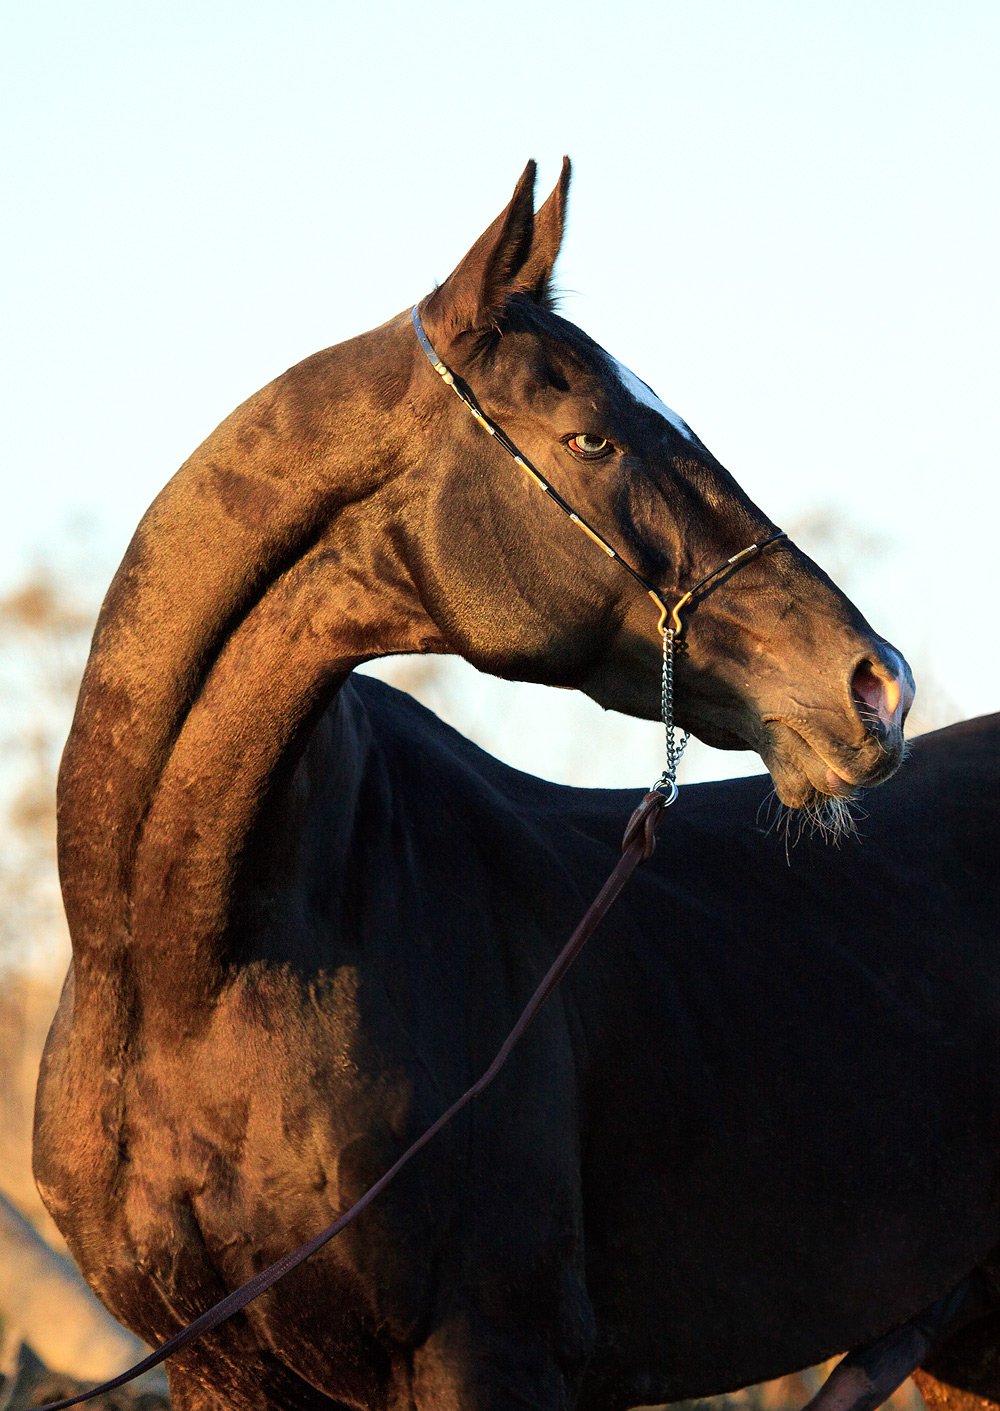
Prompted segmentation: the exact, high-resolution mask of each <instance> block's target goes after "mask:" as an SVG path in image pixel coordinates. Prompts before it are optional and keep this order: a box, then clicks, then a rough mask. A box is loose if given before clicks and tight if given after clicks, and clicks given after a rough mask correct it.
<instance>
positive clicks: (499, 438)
mask: <svg viewBox="0 0 1000 1411" xmlns="http://www.w3.org/2000/svg"><path fill="white" fill-rule="evenodd" d="M410 318H411V319H412V320H413V328H414V331H415V332H416V335H417V341H418V342H419V344H420V347H421V349H422V350H423V353H424V356H425V357H426V358H427V361H428V362H429V363H430V365H431V367H432V368H433V369H434V371H435V372H436V373H437V374H438V376H439V377H440V378H441V381H442V382H444V383H445V384H446V385H447V386H448V387H450V388H451V390H452V391H453V392H454V393H455V396H456V397H457V398H458V399H459V401H460V402H461V403H462V405H463V406H464V407H465V408H466V409H467V410H468V411H469V412H471V413H472V415H473V416H474V417H475V419H476V421H478V423H479V425H480V426H481V427H482V428H483V430H484V431H485V432H487V434H488V435H490V436H492V437H493V439H494V440H495V441H496V442H497V444H498V445H500V446H502V447H503V449H504V450H505V451H506V452H507V454H508V455H509V456H510V457H511V458H512V459H513V461H514V463H515V465H518V466H520V468H521V469H522V470H523V471H524V473H525V474H526V475H527V476H528V477H529V478H530V479H531V480H533V481H534V482H535V484H536V485H537V486H538V488H539V489H540V490H541V491H543V493H544V494H546V495H547V496H548V497H549V499H550V500H551V501H552V502H553V504H555V505H556V507H557V508H558V509H559V510H561V511H562V513H563V514H564V515H565V516H566V518H567V519H568V520H570V522H571V523H573V524H575V525H576V527H577V528H578V529H582V530H583V532H584V534H586V536H587V538H588V539H592V540H593V541H594V543H595V544H596V545H597V547H598V548H599V549H603V551H604V552H605V553H606V554H607V556H608V558H611V559H614V561H615V563H620V564H621V566H622V568H623V569H624V570H625V572H626V573H628V574H630V575H631V577H632V578H634V579H635V581H636V582H637V583H638V584H639V585H640V587H642V588H644V589H645V591H646V592H647V593H648V594H649V596H650V597H651V598H652V600H653V602H654V603H655V604H656V606H657V607H658V608H659V610H660V620H659V623H658V624H657V629H656V630H657V631H658V632H660V633H663V632H665V631H667V629H668V620H669V626H670V627H672V628H673V631H674V635H675V636H680V634H681V632H682V630H683V623H682V622H681V617H680V614H681V611H682V609H684V608H686V607H687V606H688V604H689V603H690V602H691V600H692V599H693V598H694V595H695V594H696V593H697V592H699V591H700V590H701V589H702V588H705V587H707V586H708V584H709V583H711V582H712V580H713V579H715V578H718V577H720V576H721V575H722V574H723V573H726V572H727V571H728V570H729V569H731V568H735V567H736V565H737V564H743V563H749V561H750V560H751V559H752V558H756V557H757V555H758V554H759V553H760V551H761V550H762V549H766V548H767V546H768V544H773V543H774V542H775V541H776V540H777V539H784V538H786V537H787V536H786V534H785V531H784V530H783V529H778V530H776V531H775V533H773V534H770V535H769V536H768V537H767V538H766V539H758V540H757V542H756V543H753V544H748V545H747V546H746V548H745V549H740V551H739V553H736V554H733V555H732V557H731V558H728V559H726V561H725V563H720V564H719V566H718V567H717V568H713V569H712V571H711V573H706V574H705V576H704V578H699V579H698V582H697V583H695V585H694V586H693V587H692V588H689V589H688V591H687V592H686V593H684V594H682V595H681V597H680V598H678V600H677V602H676V603H675V604H674V606H673V607H672V608H671V607H668V606H667V604H666V603H665V602H664V601H663V598H662V597H661V595H660V590H659V589H658V588H656V587H654V585H653V584H652V583H650V582H649V580H648V579H647V578H644V577H643V575H642V574H641V573H640V572H639V570H638V569H636V568H633V567H632V565H631V564H630V563H629V561H628V560H627V559H626V558H623V557H622V555H621V554H620V553H619V552H618V550H617V549H613V548H612V547H611V545H610V544H609V543H608V541H607V539H605V538H604V536H603V535H601V534H598V532H597V530H596V529H595V528H594V526H593V525H592V524H588V523H587V521H586V520H585V519H584V517H583V515H581V514H577V512H576V510H575V509H574V508H573V506H572V505H571V504H569V503H568V501H566V500H564V499H563V497H562V495H560V494H559V491H558V490H556V489H555V487H554V486H553V485H552V484H550V482H549V481H548V480H546V478H545V476H544V475H543V474H542V473H541V471H540V470H538V469H537V468H536V467H535V466H533V465H532V464H531V462H530V461H529V460H528V458H527V456H525V455H523V454H522V452H521V451H519V450H518V448H517V446H516V445H515V444H514V442H513V441H512V440H511V438H510V437H509V436H508V435H507V433H506V431H504V429H503V427H502V426H499V425H498V424H497V423H496V422H495V421H493V419H492V418H491V417H488V416H487V415H486V414H485V412H483V411H482V410H481V409H480V408H479V407H478V406H477V405H476V403H475V401H474V400H473V398H472V396H471V395H470V394H469V393H468V392H466V391H465V390H463V388H462V386H461V385H460V383H459V382H458V380H457V379H456V377H455V374H454V373H453V372H452V371H451V369H450V368H449V367H448V365H447V364H446V363H444V362H442V361H441V359H440V358H439V357H438V355H437V352H436V351H435V349H434V345H433V343H432V342H431V340H430V339H429V338H428V336H427V330H426V329H425V328H424V325H423V323H422V321H421V318H420V312H419V308H418V306H417V305H416V304H414V305H413V308H412V310H411V311H410Z"/></svg>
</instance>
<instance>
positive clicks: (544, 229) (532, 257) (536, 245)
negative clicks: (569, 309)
mask: <svg viewBox="0 0 1000 1411" xmlns="http://www.w3.org/2000/svg"><path fill="white" fill-rule="evenodd" d="M572 171H573V168H572V165H571V163H570V160H569V158H568V157H563V162H562V171H561V172H560V173H559V180H558V181H557V182H556V185H555V189H554V190H553V192H552V194H551V196H550V197H549V198H548V200H547V201H546V202H545V204H544V205H543V206H541V207H540V208H539V210H538V213H537V214H536V216H535V236H534V239H533V240H532V242H531V253H530V254H529V255H528V258H527V259H526V260H525V262H524V264H523V265H522V266H521V272H520V274H519V275H518V276H517V281H516V284H515V287H516V288H517V289H518V290H519V291H520V292H521V293H524V294H528V295H529V296H530V297H531V298H532V299H534V300H536V302H537V303H539V304H544V305H545V307H546V308H547V309H548V308H551V307H552V302H553V300H552V267H553V265H554V264H555V262H556V257H557V255H558V254H559V247H560V245H561V244H562V238H563V231H564V230H565V228H566V200H567V197H568V196H569V179H570V176H571V175H572Z"/></svg>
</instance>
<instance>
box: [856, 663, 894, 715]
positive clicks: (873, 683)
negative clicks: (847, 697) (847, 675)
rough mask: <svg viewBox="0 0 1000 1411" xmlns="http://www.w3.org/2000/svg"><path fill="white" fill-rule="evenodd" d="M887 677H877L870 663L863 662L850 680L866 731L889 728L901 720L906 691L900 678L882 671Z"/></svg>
mask: <svg viewBox="0 0 1000 1411" xmlns="http://www.w3.org/2000/svg"><path fill="white" fill-rule="evenodd" d="M883 670H884V671H885V675H878V674H876V672H875V670H874V668H873V667H872V663H871V662H870V661H863V662H861V663H860V665H859V666H858V667H857V668H856V670H855V672H854V675H853V677H852V678H851V694H852V696H853V697H854V704H855V707H856V709H857V711H858V714H859V715H860V716H861V719H862V721H863V722H864V724H865V725H866V726H867V727H869V728H870V727H872V726H876V727H879V726H880V727H882V728H883V729H885V728H888V727H889V726H891V725H895V724H896V722H897V720H898V719H899V716H900V713H901V712H900V706H901V704H902V700H903V687H902V684H901V683H900V681H899V678H898V677H897V676H896V675H895V674H894V673H890V672H889V671H888V670H886V669H885V668H883Z"/></svg>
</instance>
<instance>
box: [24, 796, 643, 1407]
mask: <svg viewBox="0 0 1000 1411" xmlns="http://www.w3.org/2000/svg"><path fill="white" fill-rule="evenodd" d="M669 802H670V801H669V800H668V799H667V798H666V797H665V796H664V795H663V794H662V793H659V792H657V790H655V789H652V790H650V792H649V793H648V794H646V795H645V796H644V797H643V800H642V802H641V803H640V804H639V807H638V808H637V809H636V810H635V812H634V813H633V814H632V817H631V818H630V819H629V821H628V826H627V827H626V829H625V836H624V837H623V839H622V853H621V857H620V858H619V859H618V862H617V863H616V865H615V867H614V869H613V871H612V872H611V875H610V876H609V877H608V879H607V881H606V882H605V883H604V885H603V887H602V888H601V890H600V891H599V892H598V893H597V896H596V897H595V898H594V900H593V901H592V902H591V904H590V906H589V907H588V908H587V911H586V912H585V914H584V915H583V917H582V918H581V920H580V922H579V925H578V926H577V928H576V930H575V931H574V932H573V934H572V935H571V936H570V938H569V940H568V941H567V942H566V944H565V945H564V946H563V948H562V950H561V951H560V952H559V954H558V955H557V956H556V958H555V960H553V962H552V964H551V965H550V966H549V968H548V970H547V971H546V972H545V974H544V975H543V977H542V979H541V980H540V981H539V983H538V986H537V988H536V989H535V992H534V994H533V995H532V996H531V998H530V999H529V1000H528V1002H527V1004H526V1005H525V1006H524V1008H523V1009H522V1010H521V1013H520V1016H519V1017H518V1020H517V1023H516V1024H515V1025H514V1027H513V1029H511V1031H510V1033H509V1034H508V1035H507V1037H506V1038H505V1039H504V1041H503V1043H502V1044H501V1046H500V1048H499V1049H498V1050H497V1053H496V1056H495V1058H494V1059H493V1062H492V1063H491V1064H490V1066H489V1067H488V1068H487V1069H486V1071H485V1072H484V1073H483V1075H482V1077H481V1078H478V1079H477V1080H476V1082H474V1083H473V1084H472V1086H471V1087H470V1088H467V1089H466V1091H465V1092H464V1093H463V1094H462V1096H461V1097H460V1098H458V1099H456V1101H455V1102H453V1103H452V1105H451V1106H450V1107H449V1108H448V1109H447V1111H445V1112H442V1114H441V1116H440V1117H438V1119H437V1120H436V1121H435V1122H433V1123H432V1124H431V1125H430V1126H429V1127H428V1128H427V1129H426V1131H424V1132H422V1133H421V1135H420V1136H419V1137H417V1139H416V1141H415V1142H413V1143H412V1144H411V1145H410V1146H408V1147H407V1148H406V1150H405V1151H404V1152H403V1154H402V1156H400V1157H399V1159H398V1160H397V1161H395V1162H394V1163H393V1164H392V1165H391V1166H390V1167H389V1169H388V1171H386V1172H385V1173H384V1175H382V1176H380V1177H379V1179H378V1180H377V1181H376V1182H375V1183H374V1185H372V1186H369V1188H368V1189H367V1190H366V1191H365V1193H364V1195H363V1196H361V1197H360V1199H359V1200H356V1201H355V1202H354V1204H353V1205H352V1206H351V1207H350V1208H349V1209H348V1210H345V1211H344V1212H343V1214H342V1215H339V1216H338V1217H337V1219H336V1220H334V1222H333V1223H332V1224H331V1225H327V1227H326V1229H325V1230H320V1232H319V1234H317V1235H313V1237H312V1238H311V1239H308V1240H306V1242H305V1244H301V1245H299V1247H298V1249H295V1250H292V1251H291V1253H289V1254H283V1255H282V1256H281V1258H280V1259H276V1260H275V1262H274V1263H273V1264H271V1265H269V1266H268V1268H266V1269H262V1270H261V1271H260V1273H259V1274H255V1275H254V1277H253V1278H252V1279H248V1280H247V1282H246V1283H245V1284H242V1285H241V1286H240V1287H239V1288H238V1289H234V1290H233V1292H232V1293H230V1294H227V1295H226V1297H225V1298H222V1299H220V1300H219V1302H218V1303H216V1304H214V1305H213V1307H211V1308H209V1309H208V1310H207V1311H206V1312H205V1313H202V1314H200V1316H199V1317H197V1318H195V1319H194V1321H193V1322H191V1323H188V1325H187V1327H186V1328H182V1329H181V1331H180V1332H179V1333H175V1334H174V1336H173V1337H172V1338H169V1339H168V1340H167V1341H166V1342H165V1343H163V1344H162V1346H160V1347H158V1348H156V1349H155V1351H153V1352H151V1353H149V1355H148V1356H147V1357H144V1358H143V1359H142V1361H141V1362H137V1363H136V1364H135V1366H134V1367H130V1368H129V1369H128V1371H126V1372H121V1373H119V1375H118V1376H117V1377H112V1378H110V1380H108V1381H106V1382H102V1383H101V1385H100V1386H96V1387H93V1388H92V1389H91V1390H90V1391H85V1392H81V1393H80V1394H79V1395H77V1396H67V1397H64V1398H63V1400H61V1401H50V1402H48V1403H47V1404H46V1405H45V1406H42V1407H39V1408H37V1411H66V1409H67V1408H68V1407H70V1406H79V1405H81V1404H82V1403H83V1402H85V1401H90V1400H91V1399H92V1398H93V1397H95V1396H101V1395H103V1394H104V1393H105V1392H109V1391H114V1390H115V1389H116V1388H117V1387H120V1386H124V1385H125V1383H126V1382H130V1381H133V1380H134V1379H135V1378H136V1377H141V1376H142V1375H143V1373H144V1372H150V1371H152V1369H153V1368H154V1367H158V1366H159V1365H160V1363H161V1362H165V1361H166V1359H167V1358H168V1357H172V1356H173V1355H174V1353H176V1352H180V1351H181V1349H182V1348H184V1347H187V1346H188V1344H189V1343H192V1342H194V1340H195V1339H196V1338H199V1337H203V1336H204V1335H205V1334H206V1333H210V1332H212V1331H213V1329H215V1328H217V1327H219V1326H220V1324H222V1323H224V1322H226V1320H227V1319H229V1318H232V1317H233V1315H234V1314H236V1313H239V1312H241V1311H242V1310H243V1309H244V1308H246V1307H247V1305H248V1304H250V1303H253V1301H254V1299H256V1298H260V1296H261V1294H263V1293H266V1292H267V1291H268V1289H270V1288H273V1287H274V1285H275V1284H276V1283H277V1282H278V1281H279V1279H283V1278H284V1277H285V1275H286V1274H290V1273H291V1271H292V1270H293V1269H297V1268H298V1266H299V1265H300V1264H303V1263H305V1261H306V1260H307V1259H308V1258H309V1257H310V1255H313V1254H315V1253H316V1251H317V1250H320V1249H322V1248H323V1246H324V1245H325V1244H329V1242H330V1240H332V1239H333V1238H334V1237H335V1236H336V1235H339V1234H340V1232H341V1230H344V1229H346V1228H347V1226H348V1225H350V1224H351V1223H352V1221H354V1220H356V1219H357V1217H358V1216H359V1215H360V1214H361V1213H362V1211H364V1210H367V1208H368V1206H369V1205H371V1203H372V1201H374V1200H377V1198H378V1197H379V1196H380V1195H381V1193H382V1191H384V1190H385V1188H386V1186H388V1185H389V1184H390V1182H391V1181H393V1180H395V1178H396V1177H397V1176H398V1175H399V1173H400V1171H402V1169H403V1167H404V1166H406V1165H407V1164H408V1163H409V1162H410V1161H411V1160H412V1159H413V1157H414V1156H416V1154H417V1152H418V1151H422V1150H423V1148H424V1147H425V1146H427V1145H428V1143H429V1142H432V1141H433V1140H434V1138H435V1137H436V1136H437V1134H438V1132H440V1131H441V1130H442V1129H443V1128H444V1127H446V1126H447V1125H448V1123H449V1122H451V1120H452V1119H453V1118H454V1117H457V1116H458V1114H459V1113H460V1112H461V1111H462V1109H463V1107H467V1106H468V1105H469V1103H470V1102H472V1100H473V1098H476V1097H478V1096H479V1094H480V1093H482V1092H485V1090H486V1089H487V1088H488V1087H489V1086H490V1084H491V1083H492V1082H493V1080H494V1078H495V1077H496V1076H497V1074H498V1073H499V1072H500V1070H501V1068H503V1066H504V1064H505V1063H506V1062H507V1059H508V1058H509V1057H510V1055H511V1053H512V1052H513V1050H514V1048H515V1047H516V1045H517V1044H518V1043H519V1042H520V1040H521V1039H522V1038H523V1037H524V1035H525V1033H526V1032H527V1030H528V1029H529V1027H530V1026H531V1024H532V1021H533V1020H534V1019H535V1017H536V1015H537V1014H538V1012H539V1010H540V1009H541V1008H542V1005H543V1004H544V1003H545V1001H546V1000H547V999H548V998H549V996H550V995H551V994H552V991H553V990H554V989H555V988H556V986H557V985H558V984H559V982H560V980H561V979H562V978H563V976H564V975H565V974H566V972H567V970H568V969H569V968H570V966H571V965H572V964H573V962H574V960H575V959H576V958H577V956H578V955H579V954H580V952H581V951H582V950H583V948H584V946H585V945H586V944H587V941H588V940H589V939H590V937H591V936H592V935H593V934H594V931H595V930H596V929H597V927H598V926H599V925H600V923H601V921H603V919H604V917H605V916H606V915H607V914H608V912H609V911H610V910H611V907H612V906H613V905H614V902H615V900H616V899H617V897H618V895H619V893H620V892H621V890H622V888H623V887H624V886H625V883H626V882H627V881H628V879H629V878H630V877H631V875H632V873H633V872H634V871H635V869H636V868H637V867H638V866H639V864H640V863H641V862H645V861H646V860H647V859H648V858H650V857H652V855H653V850H654V848H655V847H656V829H657V826H658V825H659V822H660V818H661V817H662V815H663V812H664V810H665V809H666V808H667V807H668V804H669Z"/></svg>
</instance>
